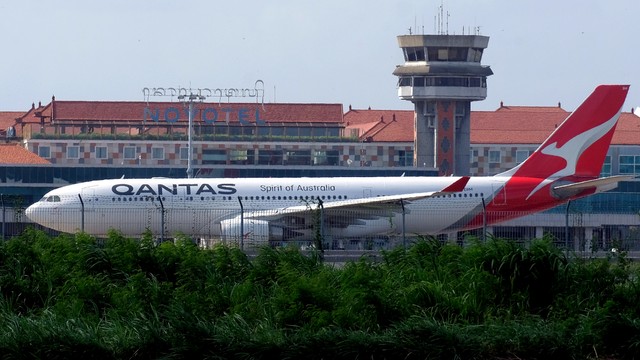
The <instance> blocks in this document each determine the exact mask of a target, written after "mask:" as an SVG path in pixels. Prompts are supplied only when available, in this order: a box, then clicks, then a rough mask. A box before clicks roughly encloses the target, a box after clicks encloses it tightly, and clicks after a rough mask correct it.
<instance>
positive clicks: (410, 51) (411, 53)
mask: <svg viewBox="0 0 640 360" xmlns="http://www.w3.org/2000/svg"><path fill="white" fill-rule="evenodd" d="M404 52H405V55H404V58H405V61H425V60H426V57H425V55H424V48H423V47H408V48H404Z"/></svg>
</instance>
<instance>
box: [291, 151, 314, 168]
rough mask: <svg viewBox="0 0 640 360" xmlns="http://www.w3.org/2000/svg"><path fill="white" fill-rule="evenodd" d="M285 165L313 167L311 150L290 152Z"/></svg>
mask: <svg viewBox="0 0 640 360" xmlns="http://www.w3.org/2000/svg"><path fill="white" fill-rule="evenodd" d="M285 156H286V163H285V165H311V150H288V151H286V153H285Z"/></svg>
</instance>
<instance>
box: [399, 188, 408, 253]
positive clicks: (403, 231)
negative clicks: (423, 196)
mask: <svg viewBox="0 0 640 360" xmlns="http://www.w3.org/2000/svg"><path fill="white" fill-rule="evenodd" d="M400 206H402V247H403V248H404V249H405V250H407V230H406V229H407V223H406V221H405V220H406V219H405V214H406V211H405V208H404V199H400Z"/></svg>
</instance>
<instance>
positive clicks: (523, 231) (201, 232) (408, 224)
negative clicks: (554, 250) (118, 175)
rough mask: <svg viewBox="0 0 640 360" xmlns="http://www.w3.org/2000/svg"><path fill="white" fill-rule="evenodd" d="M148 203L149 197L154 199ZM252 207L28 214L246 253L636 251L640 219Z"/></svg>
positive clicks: (15, 217) (16, 214)
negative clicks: (291, 249) (496, 241)
mask: <svg viewBox="0 0 640 360" xmlns="http://www.w3.org/2000/svg"><path fill="white" fill-rule="evenodd" d="M152 200H153V199H152ZM255 206H256V205H253V206H252V204H251V203H247V204H245V205H244V206H243V207H242V208H241V209H237V208H231V207H229V208H217V209H190V208H186V207H185V206H183V207H182V208H177V207H175V205H173V206H172V207H170V208H168V207H166V206H165V204H164V203H163V202H162V201H160V199H158V200H157V201H152V202H151V206H150V204H149V203H147V202H144V203H143V202H142V201H141V202H137V203H130V204H127V205H125V204H122V206H120V207H116V208H112V207H110V208H108V209H104V208H103V209H102V210H96V208H94V207H90V206H86V207H85V204H84V203H83V204H82V206H81V207H78V208H64V209H63V208H59V209H53V210H51V209H48V210H46V212H42V213H40V214H38V213H33V212H32V213H30V214H29V216H30V217H31V218H32V219H44V220H45V221H46V222H45V221H39V220H38V222H40V223H46V224H47V225H48V226H49V227H50V228H49V229H45V230H47V231H49V232H50V233H51V234H54V235H55V234H57V233H58V232H68V233H75V232H78V231H84V232H87V233H89V234H94V235H96V236H97V237H105V236H106V234H107V232H108V230H109V229H115V230H118V231H121V232H122V233H124V234H126V235H128V236H133V237H137V236H140V235H141V234H143V233H144V232H145V231H151V232H152V233H153V234H154V236H155V237H156V238H157V239H158V240H159V241H166V240H170V239H173V238H175V237H177V236H179V235H183V236H187V237H189V238H191V239H193V240H194V241H197V242H198V243H199V244H200V245H201V246H203V247H210V246H213V245H215V244H217V243H224V244H230V245H236V246H239V247H241V248H242V249H251V248H254V247H257V246H263V245H265V244H268V245H270V246H288V245H295V246H298V247H300V248H302V249H305V248H309V247H315V248H318V247H320V248H322V249H326V250H380V249H391V248H394V247H398V246H406V245H408V244H410V243H411V242H412V241H414V240H415V239H416V237H417V233H418V232H421V233H432V234H435V233H437V234H438V235H435V236H437V237H438V238H439V239H441V240H442V241H450V242H457V243H459V244H464V243H465V242H468V241H470V240H471V239H480V240H484V239H485V238H486V236H495V237H500V238H506V239H510V240H514V241H518V242H525V243H526V242H528V241H530V240H532V239H536V238H542V237H550V238H552V239H553V241H554V242H555V243H556V244H557V246H559V247H561V248H566V249H568V250H574V251H582V252H587V251H594V250H610V249H612V248H616V249H617V248H622V249H625V250H630V251H636V250H640V215H639V214H638V213H602V214H600V213H587V212H578V211H572V210H571V208H570V206H567V207H566V209H563V210H564V211H559V209H555V210H553V211H548V212H544V213H538V214H533V215H526V216H522V215H524V214H521V213H515V212H511V213H506V212H500V213H497V212H496V213H481V214H476V215H475V217H474V218H473V219H471V218H465V216H464V214H466V213H468V212H469V209H453V210H447V211H443V210H437V211H434V210H433V209H428V208H424V209H411V210H405V208H404V207H400V206H398V205H389V206H385V207H380V206H376V207H371V208H366V207H363V208H362V209H351V210H345V209H339V210H330V211H329V210H327V211H325V210H324V209H323V208H322V207H319V206H316V205H313V204H309V207H308V210H306V211H302V212H291V213H287V212H286V211H282V210H278V211H277V210H265V209H260V208H256V207H255ZM452 218H453V219H459V222H467V221H472V222H474V224H475V225H476V226H477V228H475V229H470V230H464V231H455V230H451V231H450V230H447V228H446V227H445V228H441V227H440V226H441V224H443V223H445V222H446V221H449V219H452ZM494 218H508V219H512V220H508V221H505V222H502V223H500V224H496V225H486V223H487V221H489V222H490V221H491V219H494ZM28 225H34V226H37V225H36V224H33V223H31V222H30V220H29V219H28V218H27V217H26V216H25V213H24V209H22V208H16V207H7V206H5V205H3V207H2V237H3V238H7V237H8V236H13V235H16V234H17V233H19V232H20V231H22V229H24V227H25V226H28Z"/></svg>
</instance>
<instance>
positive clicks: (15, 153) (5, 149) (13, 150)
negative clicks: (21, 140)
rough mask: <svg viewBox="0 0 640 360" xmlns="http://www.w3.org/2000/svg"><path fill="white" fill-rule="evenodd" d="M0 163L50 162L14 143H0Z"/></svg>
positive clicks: (26, 163) (33, 163)
mask: <svg viewBox="0 0 640 360" xmlns="http://www.w3.org/2000/svg"><path fill="white" fill-rule="evenodd" d="M0 164H21V165H30V164H31V165H36V164H51V163H50V162H49V161H47V160H45V159H43V158H41V157H40V156H38V155H36V154H34V153H32V152H31V151H29V150H27V149H25V148H24V147H22V146H20V145H16V144H0Z"/></svg>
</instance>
